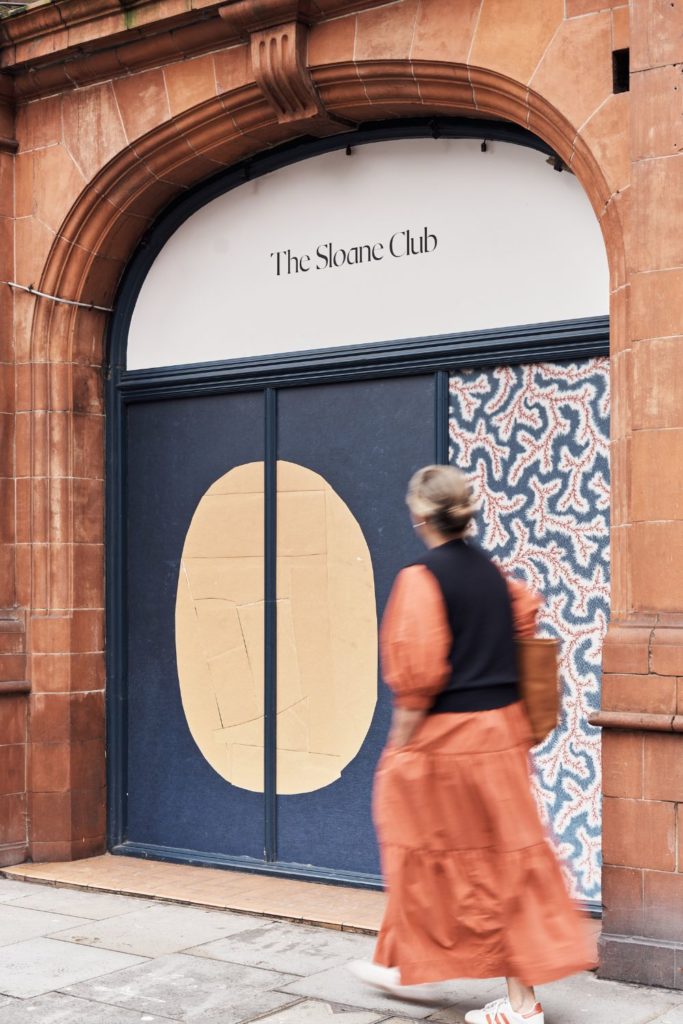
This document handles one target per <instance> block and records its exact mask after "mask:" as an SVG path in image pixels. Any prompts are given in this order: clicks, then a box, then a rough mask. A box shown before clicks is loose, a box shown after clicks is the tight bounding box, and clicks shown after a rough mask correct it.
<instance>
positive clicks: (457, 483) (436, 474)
mask: <svg viewBox="0 0 683 1024" xmlns="http://www.w3.org/2000/svg"><path fill="white" fill-rule="evenodd" d="M406 503H407V505H408V508H409V509H410V511H411V512H412V513H413V515H414V516H415V517H416V518H417V519H424V520H425V521H427V522H428V523H429V524H430V525H431V526H434V527H435V528H436V529H437V530H439V531H440V532H441V533H443V534H445V535H452V534H461V533H463V532H464V531H465V530H466V529H467V527H468V525H469V523H470V521H471V519H472V517H473V516H474V514H475V512H476V511H477V508H476V503H475V501H474V498H473V496H472V489H471V487H470V485H469V483H468V481H467V477H466V476H465V474H464V473H463V472H462V471H461V470H459V469H456V468H455V466H423V467H422V469H418V471H417V473H414V474H413V476H412V477H411V478H410V483H409V484H408V493H407V494H406Z"/></svg>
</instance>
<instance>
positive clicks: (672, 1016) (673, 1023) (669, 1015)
mask: <svg viewBox="0 0 683 1024" xmlns="http://www.w3.org/2000/svg"><path fill="white" fill-rule="evenodd" d="M652 1024H683V1006H676V1007H674V1008H673V1009H672V1010H667V1011H666V1012H665V1013H663V1014H662V1016H661V1017H657V1019H656V1020H653V1021H652Z"/></svg>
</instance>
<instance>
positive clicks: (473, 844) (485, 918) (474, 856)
mask: <svg viewBox="0 0 683 1024" xmlns="http://www.w3.org/2000/svg"><path fill="white" fill-rule="evenodd" d="M508 588H509V592H510V596H511V599H512V607H513V614H514V620H515V628H516V630H517V633H518V635H522V636H533V634H534V629H535V620H536V614H537V611H538V606H539V603H540V602H539V601H538V599H537V598H536V597H535V596H534V595H533V594H531V593H530V592H529V591H528V590H527V589H526V588H525V587H524V586H523V585H522V584H520V583H517V582H516V581H512V580H508ZM450 645H451V632H450V628H449V625H448V621H447V617H446V608H445V604H444V600H443V596H442V594H441V590H440V588H439V585H438V583H437V582H436V579H435V577H434V576H433V575H432V574H431V573H430V572H429V570H428V569H427V568H426V567H424V566H422V565H414V566H410V567H409V568H407V569H404V570H403V571H402V572H401V573H400V574H399V576H398V577H397V580H396V583H395V584H394V589H393V591H392V593H391V596H390V599H389V603H388V606H387V610H386V613H385V616H384V620H383V622H382V630H381V655H382V667H383V673H384V678H385V680H386V682H387V683H388V684H389V686H390V687H391V689H392V691H393V693H394V698H395V703H396V704H397V705H398V706H399V707H404V708H413V709H427V708H429V707H430V705H431V702H432V700H433V698H434V696H435V695H436V694H437V693H439V691H440V690H441V689H442V688H443V686H444V685H445V681H446V679H447V678H448V675H449V672H450V664H449V661H448V653H449V649H450ZM530 746H531V737H530V732H529V726H528V722H527V718H526V714H525V711H524V707H523V705H522V704H521V703H515V704H511V705H509V706H507V707H503V708H497V709H494V710H492V711H476V712H464V713H445V714H435V715H428V716H427V717H426V718H425V719H424V721H423V722H422V723H421V724H420V725H419V727H418V729H417V730H416V732H415V734H414V735H413V737H412V739H411V740H410V742H409V743H408V744H407V745H405V746H403V747H398V748H389V747H388V748H386V749H385V751H384V753H383V755H382V758H381V760H380V763H379V766H378V769H377V774H376V778H375V788H374V795H373V814H374V820H375V826H376V828H377V834H378V839H379V844H380V851H381V857H382V868H383V872H384V878H385V883H386V888H387V891H388V903H387V910H386V914H385V917H384V921H383V923H382V928H381V931H380V934H379V938H378V942H377V947H376V951H375V962H376V963H379V964H382V965H384V966H386V967H398V968H399V969H400V972H401V982H402V983H403V984H405V985H418V984H422V983H423V982H430V981H443V980H446V979H451V978H489V977H501V976H508V977H509V976H514V977H517V978H520V979H521V980H522V981H523V982H524V983H525V984H528V985H535V984H542V983H544V982H548V981H553V980H555V979H557V978H561V977H564V976H566V975H568V974H573V973H575V972H577V971H581V970H584V969H587V968H590V967H593V966H595V956H594V948H593V943H592V941H591V939H590V936H589V933H588V929H587V924H586V922H585V921H584V920H583V919H582V918H581V916H580V915H579V914H578V912H577V911H576V910H575V908H574V906H573V904H572V901H571V900H570V898H569V896H568V894H567V891H566V889H565V885H564V881H563V878H562V874H561V871H560V867H559V864H558V862H557V859H556V857H555V854H554V852H553V851H552V849H551V847H550V845H549V843H548V840H547V837H546V834H545V831H544V828H543V825H542V823H541V820H540V818H539V814H538V810H537V807H536V803H535V800H534V796H533V793H532V789H531V781H530V777H529V749H530Z"/></svg>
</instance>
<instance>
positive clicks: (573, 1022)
mask: <svg viewBox="0 0 683 1024" xmlns="http://www.w3.org/2000/svg"><path fill="white" fill-rule="evenodd" d="M537 991H538V997H539V999H540V1000H541V1002H542V1003H543V1009H544V1011H545V1014H546V1017H547V1019H548V1020H549V1021H551V1022H552V1024H580V1022H581V1021H589V1020H595V1021H599V1022H600V1024H612V1022H615V1024H650V1022H651V1021H652V1020H653V1018H656V1017H657V1015H658V1014H662V1013H664V1012H665V1011H666V1010H669V1009H670V1008H671V1007H672V1006H675V1005H676V1004H680V1003H682V1002H683V994H681V993H676V992H672V991H670V990H669V991H667V990H666V989H654V988H643V987H640V986H637V985H620V984H617V982H614V981H601V980H600V978H597V977H596V976H595V975H594V974H590V973H586V974H578V975H574V976H573V977H571V978H565V979H564V980H563V981H556V982H554V983H553V984H552V985H542V986H541V987H540V988H539V989H538V990H537Z"/></svg>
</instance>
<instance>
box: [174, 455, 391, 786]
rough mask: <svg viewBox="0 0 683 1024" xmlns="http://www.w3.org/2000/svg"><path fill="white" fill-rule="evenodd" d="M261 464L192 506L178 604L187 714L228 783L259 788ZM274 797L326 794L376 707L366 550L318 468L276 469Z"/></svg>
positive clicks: (285, 465) (233, 474) (237, 472)
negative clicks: (275, 765)
mask: <svg viewBox="0 0 683 1024" xmlns="http://www.w3.org/2000/svg"><path fill="white" fill-rule="evenodd" d="M263 477H264V469H263V463H260V462H258V463H249V464H247V465H244V466H238V467H237V468H236V469H233V470H231V471H230V472H229V473H226V474H225V476H223V477H221V478H220V479H219V480H217V481H216V482H215V483H214V484H213V485H212V486H211V487H210V488H209V489H208V491H207V492H206V494H205V495H204V496H203V497H202V499H201V500H200V502H199V504H198V505H197V508H196V510H195V513H194V516H193V517H192V522H191V523H190V527H189V530H188V532H187V536H186V538H185V545H184V547H183V554H182V559H181V564H180V576H179V580H178V593H177V599H176V656H177V663H178V677H179V680H180V692H181V697H182V702H183V708H184V711H185V716H186V718H187V723H188V726H189V728H190V732H191V733H192V736H193V738H194V740H195V743H196V744H197V746H198V747H199V749H200V751H201V752H202V754H203V756H204V757H205V758H206V760H207V761H208V762H209V764H210V765H211V766H212V767H213V768H214V769H215V770H216V771H217V772H218V774H219V775H221V776H222V777H223V778H224V779H226V781H228V782H230V783H232V784H233V785H235V786H239V787H241V788H243V789H248V790H251V791H252V792H263V674H264V630H263V619H264V583H263V579H264V562H263V532H264V530H263V516H264V499H263ZM277 481H278V499H277V501H278V509H277V511H278V536H277V621H278V628H277V644H278V650H277V674H278V702H277V708H278V710H277V736H278V744H277V747H278V750H277V755H278V756H277V762H278V769H277V789H278V793H280V794H283V795H284V794H294V793H308V792H312V791H313V790H316V789H321V788H322V787H323V786H328V785H329V784H330V783H332V782H334V781H335V779H338V778H339V777H340V775H341V772H342V771H343V770H344V768H346V766H347V765H348V764H349V763H350V762H351V761H352V760H353V758H354V757H355V756H356V754H357V753H358V751H359V750H360V747H361V745H362V743H363V740H364V739H365V736H366V735H367V731H368V729H369V727H370V722H371V721H372V716H373V714H374V710H375V705H376V703H377V613H376V605H375V585H374V577H373V572H372V562H371V558H370V551H369V549H368V546H367V543H366V541H365V538H364V536H363V532H362V530H361V528H360V526H359V524H358V522H357V521H356V519H355V518H354V516H353V514H352V512H351V511H350V509H349V508H348V506H347V505H346V504H345V503H344V502H343V501H342V499H341V498H340V497H339V495H338V494H337V493H336V492H335V491H334V490H333V489H332V487H331V486H330V485H329V484H328V483H327V481H326V480H325V479H324V478H323V477H321V476H320V475H319V474H318V473H314V472H313V471H312V470H310V469H306V468H305V467H303V466H299V465H296V464H294V463H290V462H278V466H277Z"/></svg>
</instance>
